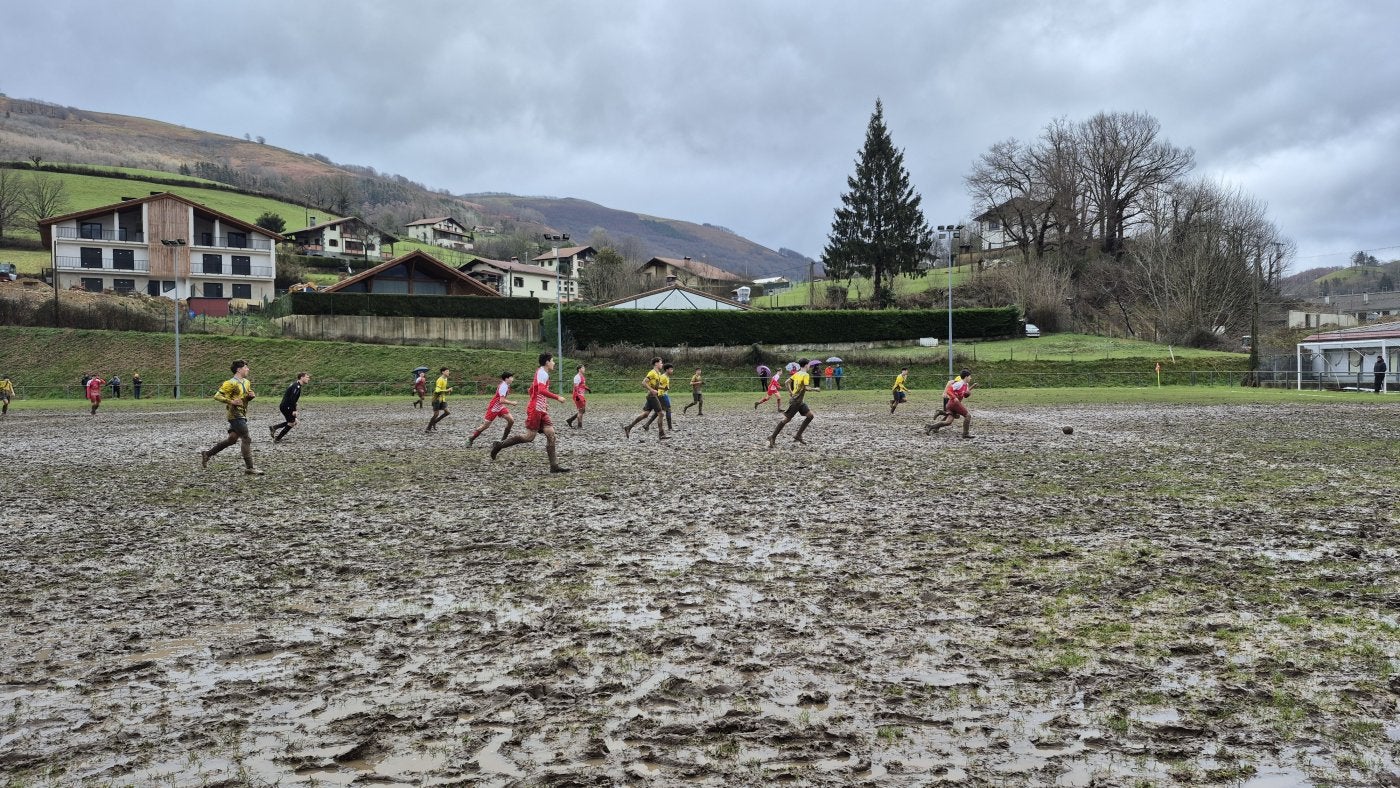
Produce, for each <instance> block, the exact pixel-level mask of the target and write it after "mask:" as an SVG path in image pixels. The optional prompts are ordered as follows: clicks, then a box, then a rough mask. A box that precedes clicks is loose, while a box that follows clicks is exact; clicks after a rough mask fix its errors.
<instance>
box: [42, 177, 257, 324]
mask: <svg viewBox="0 0 1400 788" xmlns="http://www.w3.org/2000/svg"><path fill="white" fill-rule="evenodd" d="M39 232H40V237H41V238H42V239H43V241H44V244H45V245H47V246H48V247H49V248H50V250H51V251H52V254H53V270H54V276H55V277H56V279H57V281H56V287H58V288H60V289H63V288H71V287H81V288H83V289H84V290H90V291H93V292H102V291H104V290H111V291H115V292H119V293H126V292H144V293H146V294H148V295H164V296H166V297H167V298H179V299H186V298H190V297H196V298H204V299H215V300H217V299H227V300H228V301H230V302H231V303H232V304H233V305H235V306H246V305H248V304H252V303H262V302H264V301H270V300H271V299H272V297H273V280H274V279H275V278H276V273H277V251H276V245H277V242H278V241H281V240H283V237H282V236H280V235H278V234H277V233H274V232H271V231H269V230H265V229H263V228H261V227H258V226H257V225H255V224H251V223H249V222H245V221H243V220H241V219H235V218H234V217H232V216H229V215H228V214H225V213H221V212H219V211H216V210H214V209H212V208H208V207H206V206H204V205H201V204H199V203H197V202H194V201H192V200H189V199H187V198H185V197H181V196H179V195H177V194H171V193H169V192H157V193H155V194H152V195H150V196H148V197H141V198H127V199H124V200H122V201H121V202H119V203H114V204H112V205H103V206H101V207H98V208H88V209H85V210H82V211H76V212H74V213H69V214H64V215H62V216H51V217H49V218H47V219H44V220H43V221H41V222H40V223H39Z"/></svg>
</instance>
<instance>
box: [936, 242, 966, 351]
mask: <svg viewBox="0 0 1400 788" xmlns="http://www.w3.org/2000/svg"><path fill="white" fill-rule="evenodd" d="M962 228H963V226H962V225H961V224H958V225H953V224H946V225H944V224H940V225H938V237H939V238H947V239H948V377H949V378H951V377H953V239H955V238H958V237H959V236H960V235H961V234H962V233H961V231H962Z"/></svg>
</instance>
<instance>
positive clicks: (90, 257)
mask: <svg viewBox="0 0 1400 788" xmlns="http://www.w3.org/2000/svg"><path fill="white" fill-rule="evenodd" d="M78 254H79V255H81V257H80V258H79V259H80V260H81V262H80V263H79V265H81V266H82V267H84V268H101V267H102V250H101V249H93V248H92V247H88V246H84V247H83V248H82V249H81V250H80V251H79V252H78ZM98 281H101V280H98Z"/></svg>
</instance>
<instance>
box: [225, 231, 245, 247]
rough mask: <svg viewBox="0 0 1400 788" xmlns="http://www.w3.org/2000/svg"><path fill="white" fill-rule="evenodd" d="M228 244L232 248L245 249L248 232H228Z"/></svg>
mask: <svg viewBox="0 0 1400 788" xmlns="http://www.w3.org/2000/svg"><path fill="white" fill-rule="evenodd" d="M228 245H229V246H231V247H233V248H234V249H247V248H248V234H247V233H229V234H228Z"/></svg>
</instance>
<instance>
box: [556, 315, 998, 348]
mask: <svg viewBox="0 0 1400 788" xmlns="http://www.w3.org/2000/svg"><path fill="white" fill-rule="evenodd" d="M1017 318H1018V314H1017V311H1016V309H1015V308H1013V307H1003V308H998V309H955V310H953V333H954V334H955V335H956V336H958V337H963V338H978V339H988V338H992V337H1001V336H1013V335H1015V334H1016V332H1017V329H1018V327H1019V326H1018V323H1017ZM541 320H542V323H543V328H544V329H545V331H544V334H545V336H549V335H550V334H553V333H554V321H555V317H554V309H553V308H552V307H551V308H549V309H547V310H545V314H544V316H543V317H542V318H541ZM564 328H565V330H566V331H567V332H568V333H569V335H570V336H571V337H572V340H573V342H574V343H575V344H577V346H578V347H580V348H590V347H594V346H597V345H618V344H627V343H632V344H637V343H645V344H646V345H648V346H656V347H673V346H679V345H692V346H695V345H752V344H760V343H761V344H778V345H789V344H791V345H800V344H829V343H836V342H879V341H886V340H899V339H918V338H920V337H938V338H939V339H946V337H947V333H948V313H947V311H946V310H932V309H928V310H897V309H882V310H854V309H843V310H808V311H801V312H779V311H775V310H754V311H727V310H726V311H720V310H715V311H696V312H676V311H645V310H631V309H588V308H567V307H566V308H565V309H564Z"/></svg>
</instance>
